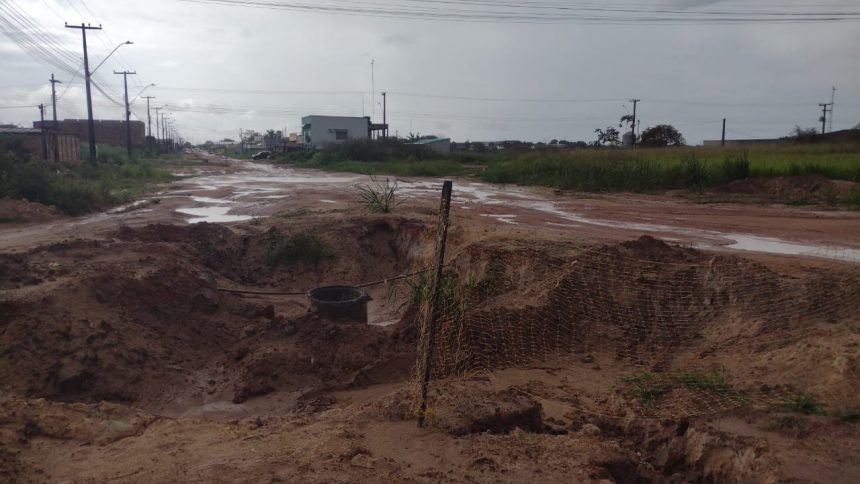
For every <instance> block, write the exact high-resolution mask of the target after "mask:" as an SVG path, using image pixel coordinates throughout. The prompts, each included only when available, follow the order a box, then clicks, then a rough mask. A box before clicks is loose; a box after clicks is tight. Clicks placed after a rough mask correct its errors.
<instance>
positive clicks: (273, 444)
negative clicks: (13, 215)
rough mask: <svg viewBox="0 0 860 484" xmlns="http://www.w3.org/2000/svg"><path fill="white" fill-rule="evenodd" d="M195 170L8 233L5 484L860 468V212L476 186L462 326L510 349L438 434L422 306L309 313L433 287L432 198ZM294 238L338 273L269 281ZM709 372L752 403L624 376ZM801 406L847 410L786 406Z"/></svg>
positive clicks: (553, 477) (668, 476)
mask: <svg viewBox="0 0 860 484" xmlns="http://www.w3.org/2000/svg"><path fill="white" fill-rule="evenodd" d="M191 157H193V158H196V159H198V160H200V161H201V163H200V164H199V165H195V166H186V167H184V168H182V170H185V172H184V173H185V174H187V175H189V177H187V178H184V179H182V180H180V181H178V182H175V183H173V184H171V185H169V186H165V187H163V189H162V190H161V191H160V192H159V193H157V194H154V195H152V196H151V197H149V198H147V199H146V200H145V201H143V202H141V203H138V204H136V205H133V206H129V207H123V208H121V209H119V210H114V211H112V212H111V213H105V214H98V215H93V216H89V217H84V218H77V219H70V218H62V217H59V218H55V215H52V216H51V217H49V218H47V219H43V220H41V221H39V222H30V223H27V222H22V223H14V224H7V225H0V389H2V391H0V395H2V396H0V409H2V411H0V476H3V477H4V479H3V480H4V481H9V482H32V481H36V482H41V481H71V482H85V481H86V482H107V481H118V482H177V481H185V482H211V481H228V482H261V481H263V482H297V481H300V482H375V481H379V480H380V479H389V480H392V481H395V482H440V481H443V482H525V481H535V480H540V481H545V482H690V481H695V482H726V481H729V482H777V481H791V482H856V476H858V475H860V458H859V457H858V456H860V427H858V424H857V423H851V421H850V420H851V419H850V418H840V417H839V416H838V415H836V413H837V411H839V412H843V415H845V416H846V417H847V414H845V412H847V411H856V410H858V409H860V398H858V396H857V395H858V393H857V392H856V391H855V389H856V388H857V387H858V384H860V349H858V348H860V311H858V308H860V278H858V277H860V271H858V269H860V265H858V264H857V263H856V262H854V261H855V260H856V251H858V250H860V243H858V241H860V215H857V214H853V213H848V212H819V211H815V210H810V209H797V208H787V207H778V206H749V205H731V204H725V205H699V204H693V203H690V202H688V201H685V200H684V199H682V198H679V197H673V196H640V195H636V196H634V195H611V196H609V195H607V196H588V197H583V196H574V195H570V194H555V193H552V192H550V191H545V190H526V189H521V188H517V187H495V186H490V185H486V184H481V183H475V182H473V181H469V180H455V193H457V195H456V197H455V201H454V202H455V203H454V208H453V210H452V226H451V232H450V239H449V240H450V247H449V269H448V271H449V273H452V274H457V275H458V276H459V280H460V281H461V282H462V283H463V284H467V285H468V287H470V288H478V289H479V290H478V291H477V292H475V291H473V292H470V293H469V294H477V295H473V297H475V298H476V299H474V300H473V301H472V303H471V304H473V305H474V307H475V309H474V310H470V311H469V312H468V313H467V314H466V317H465V319H463V320H462V321H461V320H458V321H460V322H459V323H458V324H460V326H459V328H461V329H463V328H465V330H467V333H468V332H470V331H471V333H469V334H478V333H479V332H480V331H479V330H480V329H481V327H482V326H481V324H482V323H481V322H482V321H487V320H488V318H489V319H495V320H498V321H506V324H505V326H504V327H505V328H507V329H505V330H504V331H500V332H487V333H485V336H484V337H482V339H480V340H475V339H468V338H466V339H463V340H461V341H460V343H459V344H461V345H463V346H461V347H459V348H460V350H462V349H463V348H469V352H470V353H471V354H473V355H476V354H478V353H479V352H480V350H479V349H478V348H490V347H493V348H506V349H507V351H508V353H501V352H497V353H494V354H495V356H494V357H492V358H491V357H484V358H480V359H472V360H470V361H471V363H469V362H462V361H461V362H455V364H452V365H451V366H450V367H447V368H448V369H447V370H444V372H447V374H445V375H443V374H440V375H439V376H440V379H439V380H437V381H435V382H434V383H433V385H432V386H431V407H430V408H431V411H432V412H431V414H430V415H429V426H428V427H427V428H423V429H420V428H418V427H417V425H416V421H415V413H414V409H415V402H414V398H413V396H414V389H415V386H414V379H413V378H412V372H413V366H414V363H415V361H416V356H417V354H416V346H417V340H416V331H415V315H416V311H415V309H414V308H410V306H409V304H408V303H407V302H408V299H409V294H410V290H409V287H408V285H407V284H406V283H405V282H404V281H397V282H390V283H384V284H379V285H374V286H371V287H369V288H368V291H369V293H370V295H371V296H372V297H373V300H372V301H371V302H370V305H369V320H370V323H371V324H369V325H355V324H343V323H338V322H333V321H325V320H322V319H320V318H318V317H317V316H316V315H315V314H312V313H308V312H307V303H306V300H305V298H304V296H303V295H302V294H303V293H304V291H306V290H307V289H308V288H311V287H315V286H319V285H325V284H334V283H350V284H357V283H363V282H373V281H380V280H386V279H390V278H392V277H394V276H396V275H398V274H402V273H405V272H409V271H412V270H414V269H416V268H420V267H424V266H426V264H427V263H428V262H429V261H430V260H431V257H432V253H433V240H434V237H435V234H434V223H435V214H434V209H435V208H436V206H437V204H438V198H437V197H438V194H437V191H436V190H437V185H438V182H437V181H434V180H419V179H416V180H405V181H403V182H402V188H403V192H402V193H403V194H405V195H407V196H408V197H409V198H408V200H407V201H406V202H405V203H404V204H403V205H399V206H398V207H397V208H396V210H395V212H394V213H393V214H388V215H375V214H368V213H365V212H364V211H362V210H361V209H360V207H358V206H357V205H356V204H355V202H354V200H355V195H354V193H353V192H352V191H351V190H350V187H351V185H353V184H355V183H361V182H364V180H363V179H362V178H361V177H358V176H355V175H348V174H335V175H331V174H320V173H315V172H304V171H296V170H285V169H281V168H275V167H269V166H261V165H254V164H249V163H245V162H239V161H235V160H229V159H223V158H215V157H212V156H210V155H204V154H194V155H191ZM191 175H193V176H191ZM457 188H459V189H460V190H459V191H457ZM189 221H192V222H194V223H191V224H189V223H188V222H189ZM295 233H312V234H314V235H316V236H317V237H319V238H320V239H321V240H323V241H324V242H325V243H326V244H327V245H329V246H330V247H332V248H333V257H327V258H325V259H323V260H322V261H321V262H320V263H319V264H317V265H308V264H295V265H291V266H273V265H271V264H269V263H267V262H266V258H265V254H266V250H267V247H268V246H269V244H270V243H271V242H272V241H273V240H278V239H279V238H280V237H282V236H285V235H288V234H295ZM643 234H650V235H653V236H655V237H659V239H662V240H665V241H669V242H671V243H670V244H666V243H664V242H662V241H661V240H657V239H655V238H650V237H644V238H642V235H643ZM731 244H735V249H731V248H729V247H730V246H731ZM744 244H746V245H744ZM727 246H729V247H727ZM702 249H708V250H702ZM713 251H719V252H713ZM790 254H794V255H790ZM465 287H466V286H463V287H461V288H460V290H465ZM223 289H247V290H255V291H258V292H266V291H278V292H286V293H294V294H295V295H278V296H275V295H264V294H255V295H251V294H246V295H242V294H237V293H232V292H225V291H223ZM607 289H608V290H609V291H610V293H612V294H615V295H617V297H614V298H610V299H607V298H605V297H602V296H601V294H604V293H605V291H606V290H607ZM643 302H647V304H648V307H647V308H646V307H644V306H641V305H642V304H643ZM653 308H657V309H653ZM653 311H657V312H656V313H655V312H653ZM488 315H489V316H488ZM558 315H563V317H564V318H566V319H563V321H572V322H573V323H575V324H574V327H577V328H579V327H581V328H588V332H587V334H585V333H583V334H585V335H584V336H582V337H581V338H579V337H576V338H572V337H571V336H570V334H568V332H566V331H569V329H564V328H561V326H559V325H558V324H557V323H554V322H553V321H556V319H553V318H558V317H559V316H558ZM665 315H672V316H673V317H674V318H676V319H674V320H671V319H670V320H666V319H665ZM789 316H790V317H789ZM452 321H453V320H452ZM526 323H527V324H526ZM562 326H563V325H562ZM565 327H567V328H569V325H568V326H565ZM523 328H529V330H528V331H525V330H524V329H523ZM559 328H561V329H559ZM443 329H444V328H443ZM577 334H578V333H577ZM561 336H565V337H566V338H568V339H567V340H566V341H570V342H569V343H568V344H566V345H564V346H559V345H558V343H557V342H558V341H560V340H561V339H563V338H561ZM595 341H599V342H602V343H600V344H595V343H594V342H595ZM469 345H471V346H469ZM475 345H478V346H475ZM480 345H483V346H480ZM535 348H539V349H540V350H535ZM443 350H444V348H443ZM443 350H440V353H438V355H437V358H440V360H439V361H440V362H441V361H443V360H442V359H441V358H442V356H444V354H445V353H444V351H443ZM561 350H564V351H561ZM506 355H507V356H510V357H506ZM514 355H517V358H511V357H512V356H514ZM445 361H447V360H445ZM452 361H453V360H452ZM691 362H695V365H696V366H697V367H698V366H701V367H719V368H721V369H723V371H724V372H725V373H726V374H727V375H729V376H730V377H731V378H730V383H731V385H732V390H731V392H735V391H737V392H738V393H737V395H744V398H736V397H735V393H730V394H729V393H726V392H722V393H720V392H717V393H701V392H700V393H695V392H692V391H691V390H690V389H689V388H685V387H682V386H678V387H676V388H672V389H671V390H668V393H665V394H662V395H661V396H659V397H658V398H657V399H656V400H655V401H654V402H649V401H645V400H642V399H641V398H640V399H637V398H634V397H633V396H631V395H632V394H631V393H630V391H631V387H630V385H629V384H623V383H622V380H623V378H624V376H625V375H630V374H633V373H635V372H641V371H644V370H647V371H657V370H658V369H659V368H661V367H662V368H673V367H677V368H689V367H692V366H690V365H693V364H694V363H691ZM469 365H471V366H469ZM438 368H440V370H439V371H440V372H443V370H441V368H446V367H445V366H444V365H441V364H440V365H438ZM442 377H444V378H442ZM795 392H803V393H808V394H813V395H816V396H817V398H818V401H819V403H820V405H822V406H825V407H826V409H827V411H828V413H829V414H828V415H816V414H814V413H815V412H813V413H812V414H809V415H807V414H804V413H799V412H796V411H792V410H791V409H788V408H782V407H779V406H776V405H774V403H775V402H779V401H780V399H782V398H784V397H785V396H787V395H793V394H794V393H795Z"/></svg>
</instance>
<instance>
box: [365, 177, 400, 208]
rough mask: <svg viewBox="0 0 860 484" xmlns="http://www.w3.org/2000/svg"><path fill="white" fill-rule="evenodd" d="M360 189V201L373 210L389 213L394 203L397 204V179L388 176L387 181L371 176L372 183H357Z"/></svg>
mask: <svg viewBox="0 0 860 484" xmlns="http://www.w3.org/2000/svg"><path fill="white" fill-rule="evenodd" d="M355 189H356V190H357V191H358V196H359V202H360V203H361V204H362V205H364V207H365V208H367V209H368V210H370V211H371V212H380V213H388V212H390V211H391V208H392V206H393V205H396V203H395V201H394V197H395V196H396V194H397V179H395V180H394V182H392V181H391V179H389V178H386V179H385V183H384V184H383V183H381V182H380V181H379V180H377V179H376V178H374V177H373V176H371V177H370V184H368V185H355Z"/></svg>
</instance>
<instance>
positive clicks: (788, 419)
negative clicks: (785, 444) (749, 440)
mask: <svg viewBox="0 0 860 484" xmlns="http://www.w3.org/2000/svg"><path fill="white" fill-rule="evenodd" d="M759 428H760V429H762V430H765V431H768V432H781V433H784V434H788V435H792V436H795V437H801V436H803V435H804V434H805V433H806V422H804V421H803V419H802V418H800V417H797V416H796V415H776V416H774V417H771V418H770V419H769V420H768V421H767V422H765V423H764V424H762V425H761V426H760V427H759Z"/></svg>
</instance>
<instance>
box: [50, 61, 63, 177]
mask: <svg viewBox="0 0 860 484" xmlns="http://www.w3.org/2000/svg"><path fill="white" fill-rule="evenodd" d="M49 82H50V83H51V105H52V106H53V108H54V161H60V126H59V125H58V124H57V89H56V85H57V83H58V82H59V83H60V84H62V81H58V80H56V79H54V75H53V74H51V79H50V80H49Z"/></svg>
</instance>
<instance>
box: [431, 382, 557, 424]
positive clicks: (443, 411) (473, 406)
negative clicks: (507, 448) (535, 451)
mask: <svg viewBox="0 0 860 484" xmlns="http://www.w3.org/2000/svg"><path fill="white" fill-rule="evenodd" d="M433 425H434V426H436V427H438V428H441V429H443V430H445V431H447V432H449V433H451V434H453V435H466V434H472V433H482V432H489V433H492V434H505V433H508V432H511V431H512V430H515V429H521V430H523V431H526V432H535V433H539V432H543V430H544V423H543V408H542V407H541V404H540V403H539V402H537V401H536V400H534V399H533V398H532V397H530V396H528V395H524V394H521V393H518V392H516V391H515V390H512V389H507V390H502V391H498V392H492V393H487V394H483V395H470V398H468V399H463V400H462V401H460V402H458V403H457V404H456V405H455V406H454V407H453V408H445V407H441V408H437V409H436V414H435V416H434V418H433Z"/></svg>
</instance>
